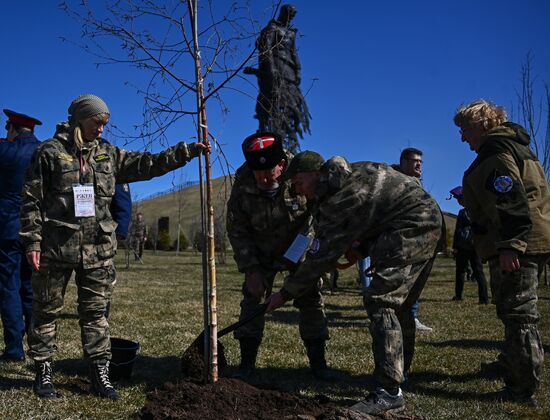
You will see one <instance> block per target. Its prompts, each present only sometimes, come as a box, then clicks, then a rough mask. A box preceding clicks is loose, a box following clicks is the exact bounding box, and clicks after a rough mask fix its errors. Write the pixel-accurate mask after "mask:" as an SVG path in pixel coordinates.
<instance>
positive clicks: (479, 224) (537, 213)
mask: <svg viewBox="0 0 550 420" xmlns="http://www.w3.org/2000/svg"><path fill="white" fill-rule="evenodd" d="M454 123H455V125H456V126H457V127H458V128H459V129H460V136H461V139H462V141H463V142H466V143H468V145H469V146H470V150H472V151H473V152H475V153H476V154H477V156H476V158H475V159H474V161H473V162H472V164H471V165H470V167H469V168H468V169H467V170H466V172H464V177H463V180H462V187H463V189H464V205H465V206H466V208H467V209H468V214H469V215H470V218H471V220H472V229H473V232H474V244H475V248H476V251H477V253H478V254H479V256H480V257H481V259H482V260H484V261H488V262H489V272H490V276H491V294H492V301H493V303H494V304H495V305H496V310H497V315H498V317H499V318H500V320H501V321H502V323H503V325H504V337H505V339H504V346H503V349H502V353H501V354H500V356H499V364H500V371H501V372H502V373H503V375H504V383H505V388H504V389H503V390H502V391H500V392H498V393H497V394H496V395H493V396H492V397H494V398H496V399H498V400H500V401H516V402H520V403H525V404H527V405H530V406H537V401H536V400H535V397H534V395H535V392H536V391H537V389H538V388H539V385H540V375H541V371H542V368H543V364H544V348H543V345H542V341H541V337H540V334H539V331H538V328H537V323H538V321H539V319H540V314H539V311H538V308H537V300H538V299H537V286H538V279H539V276H540V274H541V272H542V269H543V267H544V265H545V264H546V263H547V262H548V260H549V258H550V192H549V190H548V181H547V179H546V176H545V173H544V170H543V168H542V166H541V164H540V162H539V160H538V159H537V157H536V156H535V155H534V154H533V152H532V151H531V149H530V148H529V144H530V142H531V138H530V137H529V135H528V134H527V131H526V130H525V129H524V128H523V127H522V126H521V125H518V124H515V123H513V122H510V121H508V116H507V114H506V111H505V109H504V108H503V107H500V106H498V105H495V104H493V103H491V102H489V101H486V100H477V101H474V102H472V103H470V104H468V105H465V106H462V107H460V108H459V109H458V111H457V112H456V114H455V116H454Z"/></svg>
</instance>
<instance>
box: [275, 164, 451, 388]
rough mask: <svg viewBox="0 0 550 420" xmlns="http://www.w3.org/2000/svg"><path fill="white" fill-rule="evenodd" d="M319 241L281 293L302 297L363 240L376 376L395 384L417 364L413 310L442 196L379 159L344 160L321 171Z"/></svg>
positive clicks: (430, 256) (437, 233) (435, 237)
mask: <svg viewBox="0 0 550 420" xmlns="http://www.w3.org/2000/svg"><path fill="white" fill-rule="evenodd" d="M316 193H317V200H316V201H317V202H316V206H317V208H316V210H315V211H314V213H313V215H314V223H313V231H314V232H315V239H314V240H313V242H312V244H311V246H310V249H309V251H308V252H307V254H306V258H305V260H304V261H303V262H302V263H301V264H300V266H299V267H298V268H297V270H296V271H295V272H294V273H293V274H291V275H290V276H288V277H287V278H286V279H285V284H284V287H283V289H282V290H281V293H282V294H283V296H285V297H287V298H291V297H292V298H297V297H300V296H302V295H303V294H304V293H307V291H308V290H309V289H310V288H311V287H312V286H313V285H314V284H315V281H316V279H317V278H318V277H319V276H320V275H321V274H322V273H324V272H326V271H330V269H332V268H333V267H334V266H335V264H336V261H337V260H338V258H339V257H340V256H342V255H343V254H344V253H345V251H346V250H347V249H349V248H351V247H352V245H354V244H355V243H356V242H359V243H360V244H361V245H360V247H359V250H360V251H361V252H362V254H363V256H367V255H369V256H370V257H371V263H372V266H373V268H374V272H373V280H372V282H371V284H370V286H369V288H368V289H367V290H366V292H365V295H364V303H365V307H366V309H367V311H368V315H369V318H370V320H371V324H370V332H371V335H372V339H373V354H374V361H375V371H374V377H375V379H376V380H377V382H378V383H379V385H380V386H382V387H384V388H388V389H389V388H396V387H398V386H399V385H400V384H401V383H402V382H403V374H404V372H406V371H408V370H409V369H410V367H411V363H412V358H413V355H414V340H415V332H416V329H415V324H414V318H413V315H412V311H411V307H412V305H413V304H414V302H416V301H417V300H418V298H419V296H420V294H421V292H422V289H423V288H424V285H425V284H426V281H427V279H428V276H429V274H430V271H431V268H432V265H433V261H434V258H435V252H436V247H437V244H438V241H439V239H440V237H441V234H442V215H441V210H440V209H439V206H438V205H437V203H436V201H435V200H434V199H433V198H432V197H431V196H430V195H429V194H428V193H427V192H426V191H424V189H423V188H422V186H421V185H420V183H419V182H418V180H416V179H414V178H411V177H409V176H407V175H404V174H402V173H400V172H398V171H396V170H394V169H392V168H391V167H390V166H388V165H385V164H382V163H374V162H358V163H354V164H351V165H350V164H349V163H348V162H347V161H346V160H345V159H344V158H342V157H334V158H332V159H330V160H329V161H327V163H325V165H324V166H323V168H322V170H321V178H320V184H319V187H318V188H317V191H316Z"/></svg>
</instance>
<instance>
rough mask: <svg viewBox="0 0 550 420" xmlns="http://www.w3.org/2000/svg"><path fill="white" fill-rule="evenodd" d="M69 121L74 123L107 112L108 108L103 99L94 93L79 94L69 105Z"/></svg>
mask: <svg viewBox="0 0 550 420" xmlns="http://www.w3.org/2000/svg"><path fill="white" fill-rule="evenodd" d="M68 112H69V123H70V124H76V123H77V122H79V121H81V120H84V119H86V118H90V117H93V116H94V115H97V114H109V115H110V112H109V108H108V107H107V104H106V103H105V101H104V100H103V99H101V98H100V97H99V96H95V95H90V94H86V95H80V96H79V97H78V98H76V99H75V100H74V101H72V102H71V105H70V106H69V110H68Z"/></svg>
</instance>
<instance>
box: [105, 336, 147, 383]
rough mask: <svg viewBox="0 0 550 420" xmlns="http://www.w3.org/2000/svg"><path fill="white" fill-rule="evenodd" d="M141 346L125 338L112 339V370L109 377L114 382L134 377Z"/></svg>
mask: <svg viewBox="0 0 550 420" xmlns="http://www.w3.org/2000/svg"><path fill="white" fill-rule="evenodd" d="M139 349H140V345H139V343H138V342H135V341H130V340H125V339H124V338H114V337H111V355H112V358H111V368H110V370H109V377H110V379H111V380H112V381H117V380H119V379H122V378H130V377H131V376H132V368H133V367H134V362H135V361H136V359H137V356H138V353H139Z"/></svg>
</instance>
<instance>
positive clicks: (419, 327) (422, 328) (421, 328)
mask: <svg viewBox="0 0 550 420" xmlns="http://www.w3.org/2000/svg"><path fill="white" fill-rule="evenodd" d="M414 325H415V326H416V331H425V332H430V331H433V328H432V327H428V326H427V325H424V324H423V323H422V322H420V321H419V319H418V318H415V319H414Z"/></svg>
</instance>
